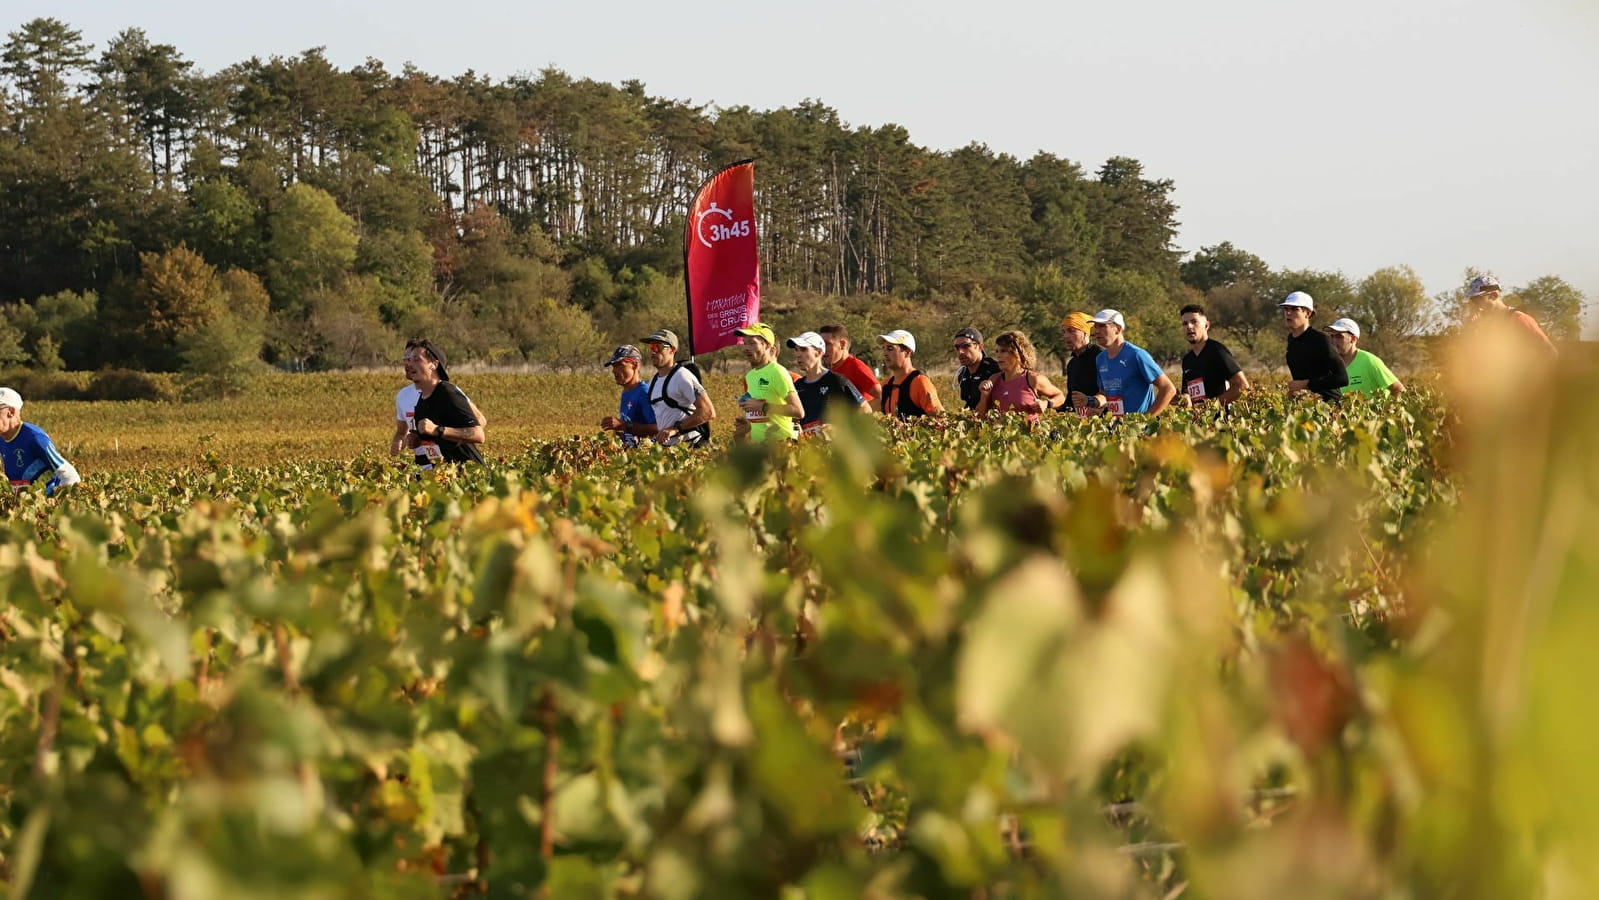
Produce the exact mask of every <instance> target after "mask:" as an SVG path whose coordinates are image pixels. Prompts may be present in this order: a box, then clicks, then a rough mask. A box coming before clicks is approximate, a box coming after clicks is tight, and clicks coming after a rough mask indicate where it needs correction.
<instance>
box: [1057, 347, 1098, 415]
mask: <svg viewBox="0 0 1599 900" xmlns="http://www.w3.org/2000/svg"><path fill="white" fill-rule="evenodd" d="M1100 351H1101V348H1100V346H1099V345H1098V344H1089V345H1088V346H1087V347H1084V348H1083V349H1082V350H1080V351H1078V352H1077V353H1073V354H1072V357H1071V359H1068V360H1066V406H1070V405H1071V402H1072V393H1073V392H1074V391H1082V392H1083V393H1084V394H1085V395H1087V396H1089V397H1092V396H1094V395H1095V394H1097V393H1099V363H1098V361H1097V360H1098V359H1099V354H1100ZM1066 406H1063V407H1061V408H1062V409H1065V408H1066Z"/></svg>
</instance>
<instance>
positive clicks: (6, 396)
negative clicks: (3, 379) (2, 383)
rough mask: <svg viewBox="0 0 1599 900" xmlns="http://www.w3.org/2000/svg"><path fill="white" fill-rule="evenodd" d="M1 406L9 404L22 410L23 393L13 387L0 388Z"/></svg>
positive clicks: (18, 410)
mask: <svg viewBox="0 0 1599 900" xmlns="http://www.w3.org/2000/svg"><path fill="white" fill-rule="evenodd" d="M0 406H9V407H11V408H12V409H14V410H16V411H17V412H22V395H21V394H19V393H17V392H16V391H13V390H12V389H11V388H0Z"/></svg>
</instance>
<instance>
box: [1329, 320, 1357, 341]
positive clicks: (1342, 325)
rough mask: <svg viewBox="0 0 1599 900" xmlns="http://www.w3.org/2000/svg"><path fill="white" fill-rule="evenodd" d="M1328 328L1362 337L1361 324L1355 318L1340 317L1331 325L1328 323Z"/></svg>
mask: <svg viewBox="0 0 1599 900" xmlns="http://www.w3.org/2000/svg"><path fill="white" fill-rule="evenodd" d="M1327 330H1328V331H1342V332H1343V333H1344V334H1352V335H1354V336H1355V337H1360V326H1359V325H1358V324H1356V322H1355V320H1354V319H1339V320H1338V321H1336V322H1334V323H1332V324H1331V325H1328V326H1327Z"/></svg>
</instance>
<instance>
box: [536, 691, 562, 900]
mask: <svg viewBox="0 0 1599 900" xmlns="http://www.w3.org/2000/svg"><path fill="white" fill-rule="evenodd" d="M555 716H556V708H555V694H554V693H552V692H551V691H550V689H549V688H545V689H544V694H543V696H542V697H540V698H539V724H540V725H541V726H542V727H543V728H544V784H543V789H542V795H541V796H540V798H539V806H540V808H541V810H540V811H541V813H542V815H540V816H539V856H540V857H541V858H543V860H544V872H545V878H544V885H543V886H542V887H541V888H540V889H539V896H540V897H546V898H547V897H549V896H550V880H549V869H550V863H551V862H553V861H554V859H555V779H556V776H557V775H558V774H559V773H560V767H559V766H557V765H556V762H555V754H556V751H557V750H559V749H560V747H561V738H560V736H559V735H557V734H556V732H555Z"/></svg>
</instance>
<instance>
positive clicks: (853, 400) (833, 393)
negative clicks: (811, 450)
mask: <svg viewBox="0 0 1599 900" xmlns="http://www.w3.org/2000/svg"><path fill="white" fill-rule="evenodd" d="M794 390H796V391H798V392H799V395H800V403H802V404H804V406H805V417H804V418H802V419H800V428H802V429H804V428H807V427H809V426H812V425H817V424H819V423H822V422H830V421H834V420H835V419H836V418H837V417H838V416H840V415H843V414H844V413H840V412H838V411H837V409H843V408H845V407H848V410H847V411H854V410H857V409H859V408H860V405H861V403H863V402H865V401H863V400H862V399H861V392H860V391H858V390H856V389H855V385H853V384H851V383H850V380H849V379H848V378H845V377H844V376H842V375H840V374H838V373H837V372H830V371H829V372H823V373H822V376H821V377H820V378H818V379H816V380H815V381H806V380H805V378H804V376H801V377H800V379H799V380H798V381H796V382H794Z"/></svg>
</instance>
